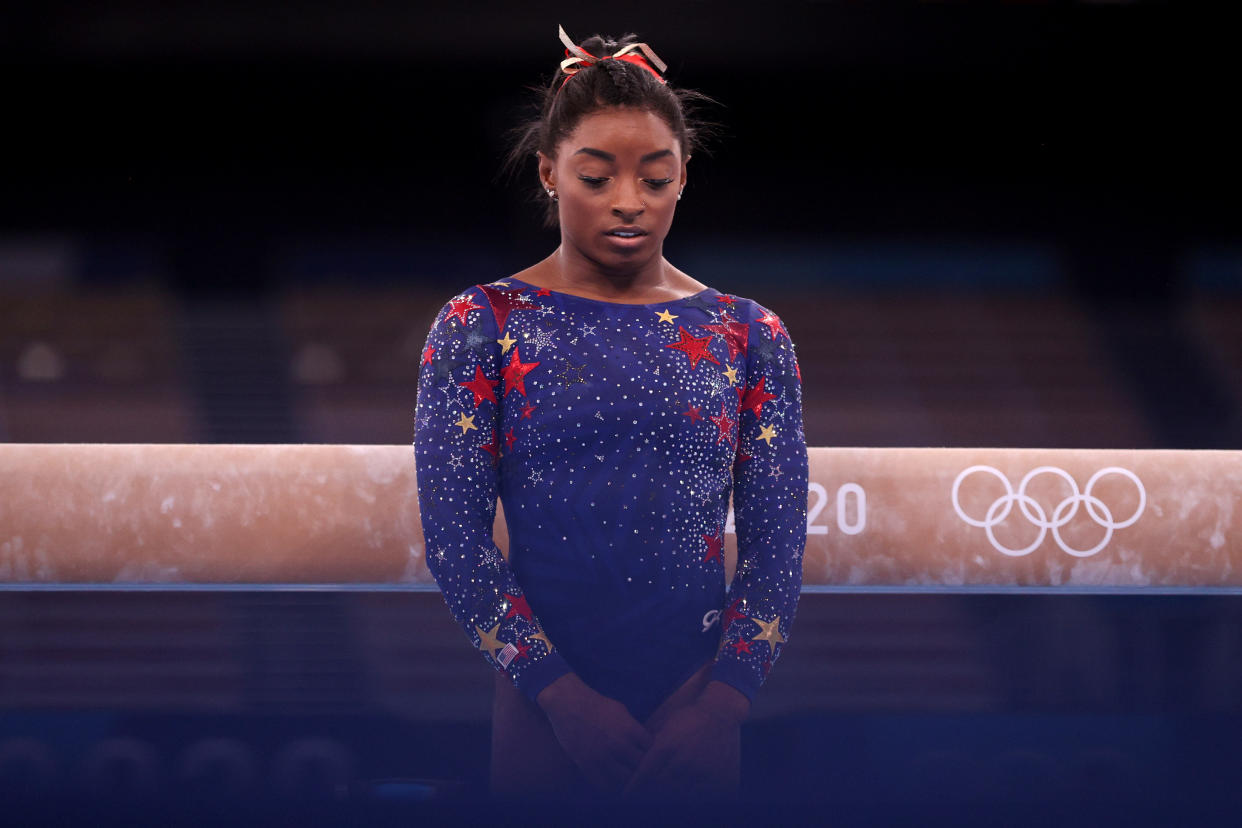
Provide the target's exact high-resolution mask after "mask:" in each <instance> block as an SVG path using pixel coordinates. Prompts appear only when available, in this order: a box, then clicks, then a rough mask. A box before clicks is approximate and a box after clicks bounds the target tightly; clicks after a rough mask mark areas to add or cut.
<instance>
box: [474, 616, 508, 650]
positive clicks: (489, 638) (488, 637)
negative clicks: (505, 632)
mask: <svg viewBox="0 0 1242 828" xmlns="http://www.w3.org/2000/svg"><path fill="white" fill-rule="evenodd" d="M474 631H475V632H477V633H478V634H479V649H480V650H487V651H488V652H489V653H491V654H492V658H495V657H496V653H498V652H499V651H501V650H503V649H504V648H505V644H504V642H503V641H501V640H500V639H499V638H497V637H496V633H497V632H499V631H500V624H497V625H496V626H494V627H492V628H491V629H490V630H488V631H487V632H483V630H481V629H480V628H478V627H475V628H474Z"/></svg>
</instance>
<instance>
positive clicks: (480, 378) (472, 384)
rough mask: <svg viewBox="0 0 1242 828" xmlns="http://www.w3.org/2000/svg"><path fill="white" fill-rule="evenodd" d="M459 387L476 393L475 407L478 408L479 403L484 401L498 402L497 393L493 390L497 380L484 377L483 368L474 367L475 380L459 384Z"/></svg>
mask: <svg viewBox="0 0 1242 828" xmlns="http://www.w3.org/2000/svg"><path fill="white" fill-rule="evenodd" d="M457 384H458V385H464V386H465V387H466V388H469V389H470V390H471V391H473V392H474V407H475V408H478V407H479V403H481V402H483V401H484V400H491V401H492V402H496V392H495V391H493V390H492V388H493V387H495V386H496V385H497V382H496V380H489V379H488V378H487V377H485V376H484V375H483V366H482V365H476V366H474V379H472V380H470V381H469V382H459V383H457Z"/></svg>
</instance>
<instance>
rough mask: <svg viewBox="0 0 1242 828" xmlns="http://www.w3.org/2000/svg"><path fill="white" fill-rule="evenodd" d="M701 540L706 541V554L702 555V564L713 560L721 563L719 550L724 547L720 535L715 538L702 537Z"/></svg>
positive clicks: (722, 559)
mask: <svg viewBox="0 0 1242 828" xmlns="http://www.w3.org/2000/svg"><path fill="white" fill-rule="evenodd" d="M703 540H705V541H707V552H706V553H704V555H703V563H707V562H708V561H710V560H712V559H713V558H714V559H716V560H718V561H721V562H723V561H724V558H722V557H720V549H721V546H723V545H724V540H723V539H722V538H721V537H720V535H719V534H717V535H716V536H715V537H710V536H708V535H704V536H703Z"/></svg>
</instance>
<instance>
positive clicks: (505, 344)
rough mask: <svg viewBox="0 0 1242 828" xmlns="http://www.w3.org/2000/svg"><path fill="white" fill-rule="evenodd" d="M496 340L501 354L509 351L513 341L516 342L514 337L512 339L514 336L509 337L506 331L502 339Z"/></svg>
mask: <svg viewBox="0 0 1242 828" xmlns="http://www.w3.org/2000/svg"><path fill="white" fill-rule="evenodd" d="M496 341H497V342H499V343H500V352H501V353H502V354H507V353H509V349H510V348H512V347H513V344H514V343H515V342H517V340H516V339H514V338H513V337H511V336H509V334H507V333H506V334H505V338H504V339H497V340H496Z"/></svg>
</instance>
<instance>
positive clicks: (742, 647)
mask: <svg viewBox="0 0 1242 828" xmlns="http://www.w3.org/2000/svg"><path fill="white" fill-rule="evenodd" d="M729 646H730V647H732V648H733V652H734V654H739V655H740V654H741V653H749V652H750V642H749V641H747V640H746V639H744V638H739V639H738V640H737V641H731V642H729Z"/></svg>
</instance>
